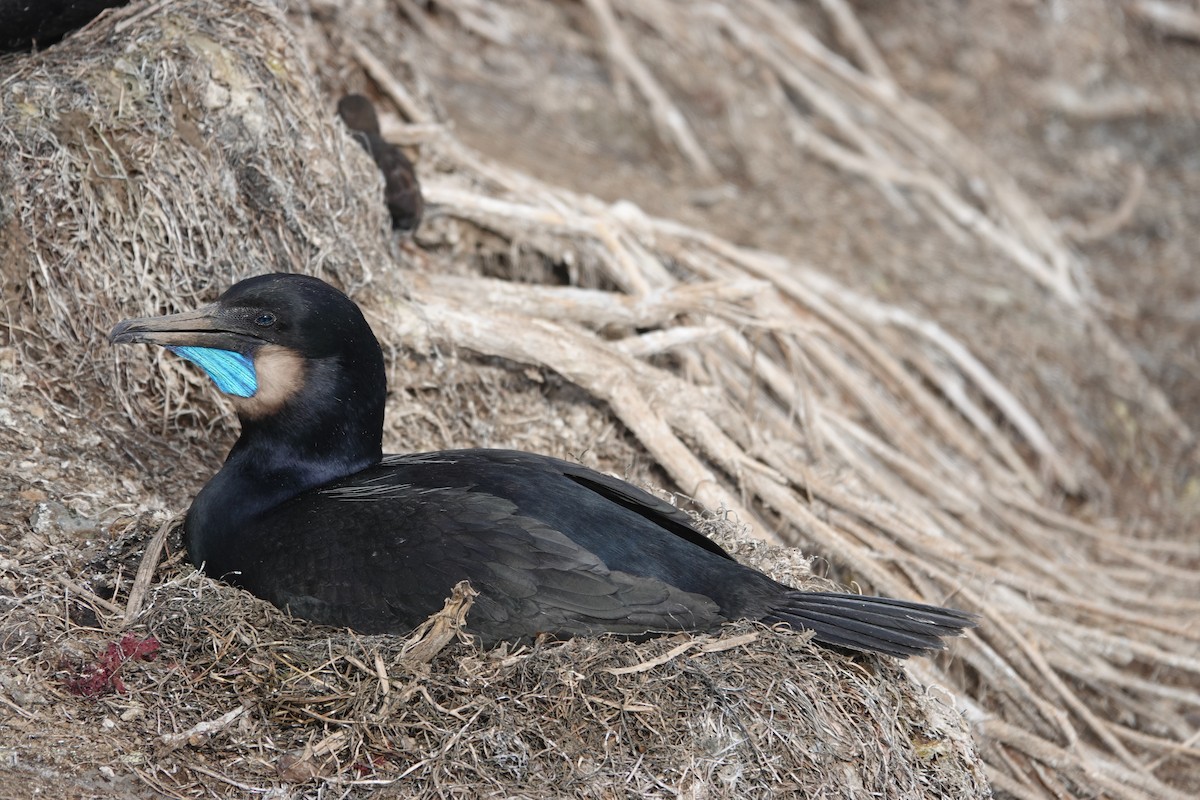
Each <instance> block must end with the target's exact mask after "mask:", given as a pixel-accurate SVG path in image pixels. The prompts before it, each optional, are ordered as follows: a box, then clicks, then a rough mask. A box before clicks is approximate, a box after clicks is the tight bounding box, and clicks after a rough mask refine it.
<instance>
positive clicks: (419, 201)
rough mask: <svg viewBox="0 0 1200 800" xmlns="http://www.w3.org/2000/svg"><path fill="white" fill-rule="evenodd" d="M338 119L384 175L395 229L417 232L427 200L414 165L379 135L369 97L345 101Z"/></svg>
mask: <svg viewBox="0 0 1200 800" xmlns="http://www.w3.org/2000/svg"><path fill="white" fill-rule="evenodd" d="M338 116H340V117H341V118H342V122H344V123H346V127H348V128H350V130H352V131H353V132H354V138H355V139H356V140H358V143H359V144H361V145H362V146H363V148H365V149H366V151H367V152H368V153H370V154H371V157H372V158H374V159H375V164H376V165H377V166H378V167H379V171H380V172H382V173H383V183H384V189H383V197H384V200H385V202H387V207H388V213H389V214H391V215H392V227H393V228H395V229H396V230H399V231H404V232H406V233H413V232H415V231H416V230H417V226H418V225H420V224H421V215H422V214H423V213H424V212H425V198H424V197H422V196H421V185H420V183H418V182H417V172H416V168H415V167H414V166H413V163H412V161H410V160H409V159H408V156H406V155H404V151H403V150H401V149H400V148H399V147H397V146H396V145H394V144H391V143H390V142H386V141H384V139H383V137H382V136H380V135H379V118H378V117H377V116H376V114H375V106H374V105H372V103H371V101H370V100H368V99H367V98H366V97H364V96H362V95H361V94H348V95H346V96H345V97H343V98H342V99H341V100H340V101H338Z"/></svg>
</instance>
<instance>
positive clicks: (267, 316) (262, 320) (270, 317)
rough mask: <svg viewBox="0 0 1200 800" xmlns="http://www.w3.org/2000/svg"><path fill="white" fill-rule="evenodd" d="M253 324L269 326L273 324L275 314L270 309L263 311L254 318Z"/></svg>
mask: <svg viewBox="0 0 1200 800" xmlns="http://www.w3.org/2000/svg"><path fill="white" fill-rule="evenodd" d="M254 324H255V325H261V326H262V327H264V328H269V327H271V326H272V325H274V324H275V315H274V314H272V313H271V312H270V311H265V312H263V313H262V314H259V315H258V316H257V317H255V318H254Z"/></svg>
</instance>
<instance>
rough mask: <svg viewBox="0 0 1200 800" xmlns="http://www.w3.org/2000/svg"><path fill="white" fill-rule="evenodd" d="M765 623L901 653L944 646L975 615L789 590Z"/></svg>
mask: <svg viewBox="0 0 1200 800" xmlns="http://www.w3.org/2000/svg"><path fill="white" fill-rule="evenodd" d="M764 621H766V622H771V623H775V622H786V623H787V624H789V625H791V626H792V627H794V628H799V629H803V630H811V631H812V632H813V634H814V635H813V638H814V639H816V640H817V641H818V642H821V643H822V644H828V645H832V646H834V647H845V648H849V649H851V650H862V651H865V652H869V653H870V652H875V653H884V654H886V655H890V656H896V657H897V658H907V657H908V656H914V655H922V654H924V653H928V652H931V651H935V650H944V649H945V647H946V645H945V643H944V642H943V641H942V640H943V639H944V638H946V637H951V636H959V635H961V634H962V632H963V629H965V628H973V627H975V625H976V617H975V615H974V614H970V613H968V612H965V611H958V610H957V609H953V608H941V607H939V606H931V605H925V604H924V603H912V602H909V601H907V600H893V599H891V598H887V597H864V596H862V595H857V594H834V593H830V592H789V593H788V594H787V596H786V597H785V598H784V599H783V602H782V603H781V604H780V605H779V606H778V607H776V608H775V609H773V610H772V613H771V614H770V615H769V616H767V617H766V619H765V620H764Z"/></svg>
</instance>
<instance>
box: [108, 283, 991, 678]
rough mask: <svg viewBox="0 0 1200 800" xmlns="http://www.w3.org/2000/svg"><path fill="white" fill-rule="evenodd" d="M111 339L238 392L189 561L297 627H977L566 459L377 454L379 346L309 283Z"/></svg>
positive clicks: (850, 643) (912, 636) (919, 637)
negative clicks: (157, 348)
mask: <svg viewBox="0 0 1200 800" xmlns="http://www.w3.org/2000/svg"><path fill="white" fill-rule="evenodd" d="M110 340H111V341H113V342H121V343H125V342H148V343H153V344H160V345H164V346H167V347H170V348H172V349H175V350H176V351H177V352H179V353H180V354H182V355H184V356H185V357H189V358H191V359H192V360H194V361H197V363H200V364H201V365H202V366H204V367H205V369H206V370H207V371H208V372H209V374H210V375H211V376H213V378H214V380H216V382H217V384H218V386H221V387H222V388H223V389H225V390H226V391H229V392H232V394H231V398H232V400H233V402H234V404H235V406H236V407H237V410H238V415H239V417H240V420H241V423H242V432H241V436H240V437H239V439H238V441H237V443H236V444H235V445H234V447H233V449H232V450H231V451H230V453H229V457H228V459H227V460H226V462H225V465H224V466H223V467H222V468H221V470H220V471H219V472H218V473H217V474H216V476H214V477H213V478H212V480H210V481H209V482H208V484H207V485H206V486H205V487H204V488H203V489H202V490H201V491H200V493H199V495H198V496H197V497H196V500H195V502H194V503H193V504H192V507H191V509H190V510H189V512H188V516H187V521H186V536H187V542H188V553H189V555H190V557H191V559H192V561H193V563H195V564H196V565H197V566H203V567H204V569H205V570H206V571H207V572H208V573H209V574H211V575H213V576H216V577H221V578H224V579H225V580H228V581H229V582H231V583H234V584H236V585H239V586H242V587H244V588H246V589H248V590H249V591H251V592H253V593H254V594H256V595H258V596H259V597H262V598H265V599H267V600H269V601H271V602H272V603H274V604H276V605H278V606H280V607H284V608H288V609H290V610H291V611H292V612H293V613H295V614H296V615H297V616H300V617H303V618H306V619H310V620H313V621H316V622H323V623H328V624H333V625H344V626H348V627H351V628H355V629H357V630H360V631H364V632H368V633H385V632H394V633H403V632H407V631H409V630H411V629H412V628H413V627H415V626H416V625H417V624H419V623H420V622H421V621H422V620H424V619H425V618H426V617H428V616H429V615H430V614H431V613H433V612H435V611H437V610H438V609H439V608H441V606H442V604H443V602H444V600H445V599H446V598H447V597H448V596H449V594H450V590H451V589H452V587H453V586H454V585H455V584H456V583H458V582H459V581H461V580H468V581H470V583H471V585H472V587H473V588H474V589H475V590H476V591H477V592H479V596H478V597H477V599H476V601H475V604H474V606H473V607H472V609H471V611H470V614H469V615H468V617H467V629H468V630H469V631H470V632H471V633H474V634H476V635H478V636H479V637H480V638H481V640H482V641H483V643H484V644H491V643H493V642H496V641H499V640H522V639H530V638H532V637H535V636H537V635H539V634H549V635H552V636H556V637H567V636H577V635H588V634H599V633H604V632H612V633H617V634H622V635H627V636H643V635H649V634H654V633H659V632H665V631H677V630H710V629H712V628H715V627H717V626H718V625H720V624H721V623H723V622H726V621H730V620H734V619H739V618H749V619H757V620H763V621H766V622H772V623H773V622H786V623H789V624H791V625H792V626H795V627H797V628H804V629H811V630H813V631H814V632H815V638H816V639H817V640H818V641H820V642H823V643H826V644H829V645H834V646H840V647H846V648H850V649H855V650H864V651H877V652H881V653H887V654H890V655H894V656H900V657H904V656H908V655H913V654H919V653H923V652H927V651H930V650H936V649H941V648H942V647H943V643H942V639H943V638H944V637H947V636H955V635H958V634H960V633H961V631H962V630H963V628H965V627H969V626H972V625H973V624H974V622H973V617H972V615H970V614H966V613H963V612H961V611H956V610H953V609H945V608H939V607H936V606H929V605H924V604H918V603H910V602H907V601H902V600H889V599H886V598H879V597H862V596H858V595H849V594H835V593H823V592H802V591H798V590H796V589H792V588H791V587H788V586H785V585H783V584H780V583H778V582H776V581H774V580H772V579H771V578H769V577H767V576H766V575H764V574H762V573H761V572H758V571H757V570H754V569H752V568H750V567H747V566H744V565H742V564H739V563H737V562H736V561H735V560H733V559H732V558H731V557H730V556H729V555H728V554H727V553H726V552H725V551H724V550H722V549H721V547H719V546H718V545H717V544H716V543H714V542H712V541H710V540H709V539H707V538H706V537H705V536H703V535H702V534H701V533H700V532H699V531H697V530H696V529H695V528H694V527H693V525H692V522H691V520H690V518H689V517H688V516H687V515H686V514H684V513H683V512H681V511H680V510H678V509H676V508H675V507H674V506H672V505H670V504H669V503H666V502H664V501H662V500H659V499H658V498H656V497H654V496H653V495H651V494H649V493H647V492H644V491H642V490H641V489H638V488H637V487H635V486H632V485H631V484H629V483H626V482H624V481H621V480H618V479H616V478H613V477H610V476H607V475H603V474H601V473H598V472H595V471H593V470H590V469H587V468H586V467H582V466H579V465H577V464H572V463H569V462H566V461H561V460H559V459H555V458H550V457H547V456H541V455H535V454H532V453H522V452H516V451H510V450H449V451H443V452H436V453H421V454H411V455H394V456H383V455H382V449H381V445H380V442H381V437H382V427H383V410H384V400H385V395H386V385H385V377H384V365H383V357H382V354H381V351H380V348H379V344H378V342H377V341H376V339H375V336H374V334H373V333H372V332H371V329H370V326H369V325H368V324H367V322H366V320H365V319H364V318H363V316H362V313H361V311H359V309H358V307H357V306H356V305H355V304H354V303H353V302H352V301H351V300H350V299H349V298H347V297H346V296H345V295H344V294H342V293H341V292H339V291H337V290H336V289H334V288H333V287H331V286H329V285H328V284H326V283H324V282H322V281H320V280H318V279H317V278H312V277H306V276H300V275H266V276H261V277H257V278H251V279H249V280H246V281H242V282H241V283H239V284H237V285H235V286H234V287H232V288H231V289H229V291H227V292H226V293H225V294H224V295H223V296H222V297H221V298H220V299H219V300H218V301H217V302H216V303H214V304H212V305H210V306H206V307H204V308H201V309H199V310H198V311H194V312H186V313H184V314H177V315H174V316H168V317H158V318H153V319H140V320H127V321H125V322H122V323H120V324H119V325H117V326H116V327H115V328H114V329H113V331H112V334H111V336H110ZM249 364H252V365H253V367H252V370H251V372H244V370H247V369H251V368H249V367H247V366H246V365H249ZM239 370H243V372H239ZM251 373H252V374H251ZM231 375H233V376H232V377H231ZM239 376H240V378H241V379H242V382H241V383H239ZM251 388H252V389H253V391H251Z"/></svg>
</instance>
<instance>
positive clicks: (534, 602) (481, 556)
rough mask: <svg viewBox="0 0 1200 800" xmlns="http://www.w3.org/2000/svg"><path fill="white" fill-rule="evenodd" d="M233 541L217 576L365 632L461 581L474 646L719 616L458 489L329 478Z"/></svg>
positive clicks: (511, 507)
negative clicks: (238, 542) (234, 567)
mask: <svg viewBox="0 0 1200 800" xmlns="http://www.w3.org/2000/svg"><path fill="white" fill-rule="evenodd" d="M242 541H243V543H244V544H245V546H246V547H247V550H248V552H247V555H248V556H249V558H248V559H247V561H246V562H244V563H249V564H251V565H252V567H251V568H250V569H246V570H243V572H242V573H241V574H240V575H238V576H231V577H230V580H232V581H234V582H235V583H238V584H240V585H242V586H243V587H245V588H247V589H249V590H250V591H251V592H253V593H255V594H257V595H259V596H261V597H264V598H265V599H267V600H270V601H271V602H273V603H275V604H276V605H278V606H281V607H286V608H290V609H291V611H292V612H293V613H294V614H296V615H297V616H299V617H304V618H306V619H311V620H314V621H317V622H324V623H327V624H334V625H346V626H349V627H352V628H355V629H357V630H361V631H364V632H368V633H403V632H406V631H408V630H410V629H412V628H414V627H416V625H418V624H420V623H421V622H422V621H424V620H425V619H426V618H427V617H428V616H429V615H430V614H432V613H434V612H435V611H437V610H438V609H440V608H441V607H442V604H443V602H444V601H445V599H446V598H447V597H449V595H450V592H451V590H452V588H453V587H454V585H455V584H456V583H458V582H459V581H461V580H467V581H469V582H470V584H471V586H472V588H473V589H475V590H476V591H477V592H478V593H479V596H478V597H477V598H476V600H475V604H474V606H473V607H472V609H471V611H470V613H469V615H468V617H467V629H468V631H470V632H473V633H476V634H479V635H481V636H482V638H483V639H484V640H485V641H484V644H490V643H492V642H494V641H498V640H500V639H510V640H512V639H529V638H532V637H535V636H537V635H539V634H549V635H552V636H556V637H567V636H578V635H588V634H597V633H601V632H605V631H608V632H613V633H619V634H625V635H640V634H645V633H648V632H652V631H653V632H659V631H670V630H681V629H691V628H711V627H713V626H715V625H717V624H720V623H721V622H723V621H724V617H723V616H722V615H721V613H720V611H719V609H718V607H717V605H716V603H714V602H713V601H712V600H711V599H710V598H708V597H705V596H703V595H699V594H693V593H690V592H686V591H683V590H681V589H679V588H676V587H673V586H670V585H668V584H667V583H665V582H663V581H660V580H656V579H653V578H646V577H640V576H637V575H632V574H629V573H626V572H622V571H619V570H610V569H609V568H608V567H607V566H605V564H604V563H603V562H602V561H601V560H600V559H599V558H598V557H597V556H596V555H595V554H593V553H591V552H589V551H588V550H586V549H584V548H582V547H581V546H579V545H578V544H576V543H575V542H573V541H572V540H571V539H570V538H568V537H567V536H566V535H564V534H563V533H561V532H559V531H557V530H554V529H553V528H551V527H549V526H547V525H546V524H544V523H541V522H539V521H538V520H536V519H533V518H531V517H528V516H525V515H522V514H521V513H520V512H519V510H518V508H517V506H516V505H515V504H513V503H512V502H511V501H509V500H507V499H505V498H502V497H498V496H496V495H495V494H491V493H487V492H480V491H472V490H471V489H470V488H468V487H458V486H455V487H437V488H426V487H417V486H413V485H411V484H403V483H396V482H395V481H394V480H392V479H390V478H389V476H387V475H386V474H381V475H378V476H375V477H366V478H364V479H360V480H358V481H355V480H353V479H351V480H348V481H340V482H338V483H335V484H333V485H331V486H329V487H326V488H324V489H321V490H318V491H316V492H310V493H306V494H305V495H301V496H300V497H298V498H296V499H295V500H293V501H291V502H289V503H285V504H284V505H283V506H280V507H278V508H276V509H274V510H273V511H271V512H269V513H268V514H267V515H266V516H265V517H263V518H260V519H259V520H258V521H256V522H255V523H254V525H253V528H252V530H251V531H249V532H247V534H246V536H244V537H242Z"/></svg>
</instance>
